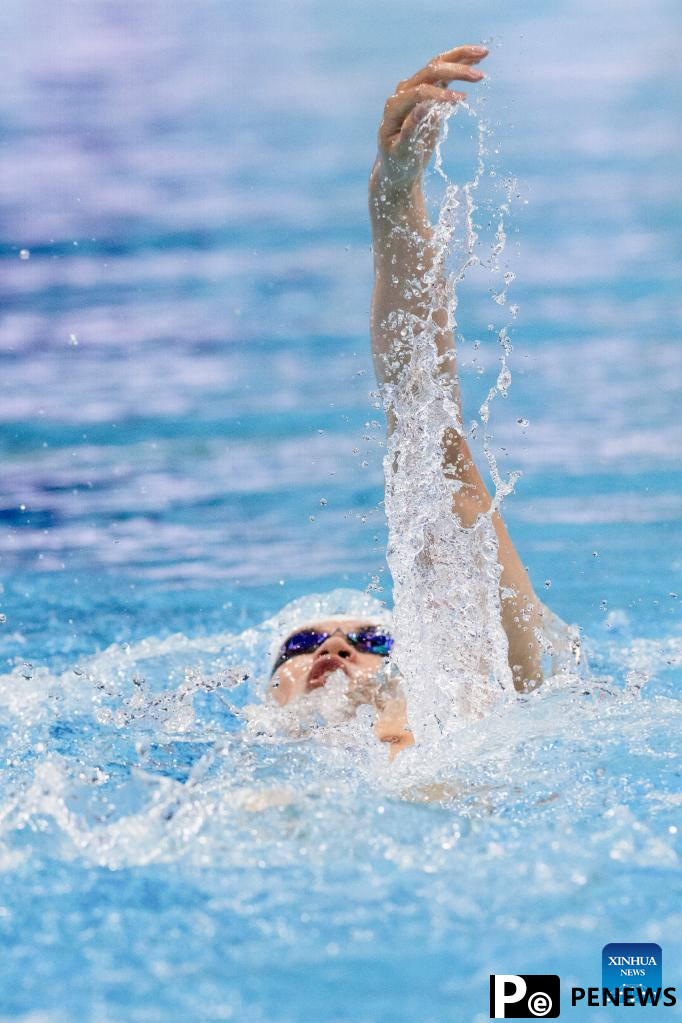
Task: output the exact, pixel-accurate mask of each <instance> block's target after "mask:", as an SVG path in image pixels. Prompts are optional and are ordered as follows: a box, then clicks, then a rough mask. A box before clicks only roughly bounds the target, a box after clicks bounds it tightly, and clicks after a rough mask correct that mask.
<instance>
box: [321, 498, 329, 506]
mask: <svg viewBox="0 0 682 1023" xmlns="http://www.w3.org/2000/svg"><path fill="white" fill-rule="evenodd" d="M326 503H327V498H326V497H321V498H320V507H321V508H324V506H325V505H326Z"/></svg>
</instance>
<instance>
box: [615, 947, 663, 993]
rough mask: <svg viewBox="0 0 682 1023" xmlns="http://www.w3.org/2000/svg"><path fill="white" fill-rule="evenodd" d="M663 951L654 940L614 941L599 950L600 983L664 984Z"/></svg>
mask: <svg viewBox="0 0 682 1023" xmlns="http://www.w3.org/2000/svg"><path fill="white" fill-rule="evenodd" d="M662 960H663V953H662V951H661V946H660V945H656V944H655V943H653V942H641V941H640V942H634V941H622V942H619V941H614V942H612V943H611V944H610V945H604V948H603V950H602V954H601V981H602V987H607V988H608V989H609V990H610V991H615V989H616V988H621V989H622V988H624V987H642V988H647V987H650V988H653V989H654V990H655V989H656V988H659V987H661V988H662V987H663V968H662Z"/></svg>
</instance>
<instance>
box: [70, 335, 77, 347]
mask: <svg viewBox="0 0 682 1023" xmlns="http://www.w3.org/2000/svg"><path fill="white" fill-rule="evenodd" d="M69 344H70V345H73V346H74V348H75V347H76V345H77V344H78V338H77V337H76V335H75V334H69Z"/></svg>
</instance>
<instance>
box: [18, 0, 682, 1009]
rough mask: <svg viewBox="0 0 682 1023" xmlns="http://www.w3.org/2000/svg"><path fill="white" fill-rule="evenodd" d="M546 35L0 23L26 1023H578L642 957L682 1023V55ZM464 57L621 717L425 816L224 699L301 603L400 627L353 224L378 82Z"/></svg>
mask: <svg viewBox="0 0 682 1023" xmlns="http://www.w3.org/2000/svg"><path fill="white" fill-rule="evenodd" d="M522 6H523V9H519V5H509V4H507V5H503V4H502V3H500V2H498V0H490V2H489V3H487V4H486V5H484V6H481V4H480V3H474V2H473V0H466V2H464V3H461V4H459V5H457V8H456V9H455V8H453V7H452V5H451V4H447V3H445V2H443V0H429V2H428V4H427V5H426V7H424V6H423V5H422V6H421V7H419V8H417V7H415V5H413V4H407V3H405V2H404V0H393V2H390V3H389V2H388V0H377V2H375V3H373V4H361V3H356V2H355V0H351V2H349V3H346V4H345V5H344V6H343V9H340V8H337V7H334V6H333V5H329V4H325V3H323V2H322V0H301V2H296V3H295V4H293V3H292V4H286V5H285V4H274V3H266V2H260V0H256V2H254V3H252V4H249V5H243V4H241V5H240V4H236V3H233V2H231V0H223V2H220V3H219V2H217V0H206V2H204V3H202V4H201V5H196V4H192V3H189V2H188V0H176V2H175V3H173V4H172V5H171V4H166V3H160V2H155V0H148V2H147V3H144V4H141V5H140V4H133V3H131V2H129V0H119V2H118V3H116V4H114V3H110V2H108V0H87V2H86V0H67V2H65V3H63V4H61V5H54V4H49V3H47V2H45V0H29V2H20V0H7V2H6V3H5V4H4V6H3V15H2V25H3V39H4V42H5V43H6V47H5V51H6V52H5V58H4V61H3V75H2V89H1V90H0V133H1V134H2V136H3V139H4V142H5V145H4V156H3V162H2V166H1V168H0V180H1V183H2V187H1V189H0V216H1V218H2V227H3V230H2V243H1V245H0V256H1V257H2V275H1V278H0V296H1V303H2V313H3V316H2V322H1V324H0V353H1V359H2V371H1V375H0V396H1V397H0V417H1V420H2V421H1V429H0V472H1V477H2V481H3V484H2V487H1V488H0V579H1V582H2V591H1V592H0V613H2V615H3V616H5V619H6V620H4V621H3V622H2V624H0V656H1V657H2V666H1V671H2V676H1V677H0V706H1V708H2V717H1V719H0V720H1V725H2V727H1V730H0V737H1V739H2V743H3V753H2V756H3V776H4V777H3V781H2V787H1V792H2V797H1V799H2V806H1V807H0V867H2V873H1V874H0V942H1V943H2V971H0V972H1V975H2V981H0V1019H2V1020H5V1019H7V1020H23V1021H24V1023H29V1021H30V1023H77V1021H81V1020H82V1021H97V1023H105V1021H106V1023H138V1021H139V1023H149V1021H157V1020H158V1021H164V1023H167V1021H170V1020H173V1021H175V1020H178V1021H185V1020H195V1021H204V1020H206V1021H213V1020H235V1021H238V1023H261V1021H263V1023H266V1021H267V1023H307V1021H311V1023H313V1021H314V1023H346V1021H348V1023H351V1021H353V1023H380V1021H381V1023H383V1021H384V1020H385V1021H388V1020H391V1021H392V1023H393V1021H396V1023H399V1021H403V1020H404V1021H408V1020H409V1021H414V1020H418V1021H419V1023H431V1021H434V1023H435V1021H438V1023H442V1021H444V1020H453V1021H460V1020H466V1021H469V1020H472V1021H474V1020H475V1021H480V1020H485V1019H487V1018H488V1003H487V990H488V976H489V974H490V973H494V972H500V973H514V972H518V973H558V974H559V975H560V976H561V977H562V983H563V989H562V990H563V998H564V1009H563V1010H562V1011H564V1012H567V1013H570V1014H572V1016H573V1018H575V1019H576V1020H582V1019H590V1018H591V1012H592V1011H591V1010H588V1009H571V1008H570V1005H569V1007H568V1008H567V1009H566V1008H565V1005H566V999H567V998H568V992H569V989H570V986H571V985H572V984H575V985H581V986H583V987H586V986H588V985H589V984H591V985H595V986H597V985H599V984H600V963H601V949H602V946H603V945H605V944H606V943H607V942H613V941H626V940H634V941H655V942H658V943H659V944H660V945H661V946H662V948H663V955H664V960H663V977H664V983H665V984H666V985H673V986H674V985H675V983H676V982H679V985H680V986H679V994H680V1002H681V1004H682V974H680V955H681V953H682V942H681V941H680V934H681V933H682V899H681V890H682V881H681V875H680V866H679V856H680V838H679V828H680V827H682V822H680V816H681V814H680V807H681V806H682V784H681V781H680V779H681V777H682V774H681V772H682V765H681V762H680V753H679V734H680V723H681V717H682V708H681V707H680V700H679V697H680V685H681V684H682V672H681V668H682V629H681V625H680V604H681V602H682V555H681V553H680V552H681V550H682V544H681V542H680V540H681V538H682V529H681V526H680V521H681V514H680V513H681V510H682V496H681V495H682V472H681V468H680V459H679V452H680V443H681V441H682V436H681V434H682V428H681V421H680V415H679V396H680V385H681V384H682V356H681V355H680V351H681V350H680V346H679V333H680V319H681V317H680V304H679V284H678V282H679V257H680V240H681V233H680V210H679V161H680V155H681V153H680V134H679V118H680V79H679V60H678V54H677V49H678V47H677V44H676V37H679V30H680V16H679V9H678V5H677V4H676V3H675V2H674V0H651V2H649V3H647V4H646V5H642V4H640V3H636V2H634V0H618V2H615V0H603V2H601V3H600V4H599V5H598V6H597V9H596V10H590V11H588V10H587V8H586V7H585V8H582V7H577V6H576V5H575V4H572V3H569V2H568V0H549V2H548V0H545V2H543V3H542V4H540V3H535V2H529V3H525V4H524V5H522ZM480 39H486V40H490V43H489V45H490V48H491V56H490V58H489V61H488V66H487V71H488V72H489V75H490V80H489V82H488V84H487V85H486V86H485V87H484V88H483V89H482V90H479V92H481V93H482V96H483V101H482V106H481V111H482V113H483V115H484V116H485V118H486V119H487V120H488V122H489V124H490V126H491V128H492V136H491V139H492V144H493V148H494V149H497V150H498V152H492V153H491V154H490V161H489V170H494V171H495V174H496V175H497V176H498V179H499V180H502V179H504V178H508V177H515V178H516V179H517V187H516V188H515V189H514V201H513V203H512V211H511V214H510V218H509V222H508V225H507V226H508V232H509V241H508V249H507V256H508V259H509V266H510V268H511V269H512V270H513V272H514V273H515V274H516V280H515V281H514V282H513V285H512V286H511V288H510V294H509V303H514V304H518V307H519V308H518V315H517V317H516V319H515V320H514V321H513V329H512V330H511V333H512V338H513V342H514V355H513V359H512V371H513V384H512V388H511V391H510V394H509V398H508V399H507V400H504V401H503V400H499V401H497V403H496V406H495V409H494V415H493V432H494V435H495V442H496V446H497V450H498V453H499V454H500V457H501V459H502V464H503V467H504V468H505V469H507V470H508V469H521V470H522V471H523V477H522V479H521V481H520V483H519V484H518V486H517V489H516V493H515V495H514V496H513V497H512V498H511V499H510V500H509V501H508V502H507V505H506V517H507V520H508V522H509V524H510V528H511V530H512V532H513V536H514V538H515V540H516V542H517V545H518V547H519V548H520V550H521V552H522V555H523V557H524V560H525V561H526V563H527V564H528V565H529V567H530V570H531V575H532V577H533V579H534V580H535V582H536V586H537V587H538V589H539V590H541V591H542V593H543V596H544V597H545V598H546V599H547V602H548V603H549V604H550V605H551V606H552V607H553V609H554V610H555V611H556V612H557V613H558V614H560V615H561V617H562V618H564V619H565V620H567V621H575V622H579V623H580V624H581V626H582V627H583V629H584V632H585V634H586V636H587V637H588V641H589V646H590V657H591V663H592V665H593V670H594V672H595V673H596V674H597V675H598V676H599V677H600V678H602V679H605V680H607V689H606V690H605V691H604V692H603V693H602V695H601V696H600V697H596V696H589V697H581V696H579V695H578V694H576V693H573V692H570V693H568V692H562V691H561V690H559V691H557V690H552V689H549V690H547V691H546V692H545V693H541V694H538V695H537V697H536V698H535V699H533V700H530V701H528V702H527V703H523V702H519V703H518V705H517V706H515V707H513V708H502V709H500V711H499V712H496V713H494V714H492V716H491V718H490V719H488V720H487V721H486V722H483V723H479V724H477V725H475V726H473V725H472V726H471V727H470V728H468V729H466V730H465V731H464V732H463V734H462V742H461V745H460V746H459V747H458V748H457V749H456V750H453V754H452V763H451V764H449V765H441V766H440V769H439V770H440V774H439V776H438V777H439V780H441V781H443V780H445V781H446V782H447V784H448V788H447V792H446V793H445V795H443V798H442V799H441V801H440V802H436V803H433V802H430V803H427V802H420V801H419V800H420V799H421V798H422V795H423V793H422V795H420V794H419V793H416V792H415V785H416V782H415V784H414V785H412V788H411V786H410V779H409V778H408V777H405V776H404V772H403V775H396V774H394V775H391V773H390V772H389V771H388V770H387V769H386V767H385V764H383V762H380V761H379V759H378V758H379V755H380V754H382V753H383V752H384V751H383V750H378V751H377V750H375V749H373V748H372V746H371V745H370V744H369V743H367V744H366V745H362V743H361V744H360V749H359V751H358V750H354V749H353V748H352V747H350V746H349V745H348V744H344V743H343V742H337V743H336V744H335V743H334V742H326V743H325V742H323V743H309V742H294V741H278V742H275V741H269V740H268V739H267V737H266V736H263V735H259V734H258V730H257V729H251V731H249V730H248V729H247V730H246V732H245V731H244V729H243V726H242V724H241V723H240V719H239V717H238V716H235V714H234V713H233V712H232V711H231V710H230V709H229V707H228V706H227V705H226V703H225V702H224V696H225V690H226V689H227V683H226V681H225V680H226V678H227V676H226V675H225V674H224V673H225V671H226V670H227V669H230V668H233V667H240V666H244V665H246V668H247V669H248V670H249V672H250V673H251V675H252V677H254V676H257V675H258V672H259V670H261V669H262V665H263V663H264V657H265V648H266V645H267V639H268V632H267V629H266V628H262V627H261V623H262V622H263V620H264V619H265V618H267V617H268V616H269V615H271V614H272V613H274V612H275V611H277V609H278V608H280V607H281V606H282V605H283V604H284V603H286V602H287V601H289V600H291V599H293V598H296V597H299V596H301V595H303V594H306V593H310V592H321V593H324V592H327V591H330V590H332V589H334V588H336V587H339V586H342V587H348V588H352V589H355V590H366V589H368V588H369V592H370V593H371V594H373V595H374V596H375V597H378V598H381V599H384V600H387V601H388V602H389V603H390V578H389V577H388V575H387V571H386V567H385V561H384V549H385V542H386V532H385V523H384V519H383V512H382V508H381V504H380V502H381V499H382V466H381V459H382V448H381V446H380V441H381V437H382V427H383V421H382V416H381V412H380V411H378V410H377V409H376V408H375V407H373V406H374V404H376V402H374V401H373V399H371V398H370V397H369V394H370V392H371V391H372V389H373V386H374V385H373V378H372V371H371V362H370V358H369V350H368V338H367V321H368V310H369V293H370V281H371V254H370V251H369V241H370V239H369V229H368V223H367V216H366V202H365V189H366V178H367V173H368V169H369V167H370V165H371V161H372V159H373V149H374V138H375V131H376V126H377V123H378V117H379V114H380V111H381V108H382V104H383V102H384V99H385V97H386V95H387V94H388V91H389V90H390V89H391V88H392V86H393V85H394V83H395V82H396V81H397V79H399V78H402V77H404V76H405V74H407V73H408V72H410V71H412V70H415V69H416V68H417V67H418V66H420V65H421V64H422V63H423V62H424V61H425V59H426V58H428V57H429V56H430V55H431V54H432V53H434V52H436V51H438V50H440V49H445V48H447V47H449V46H451V45H454V44H456V43H457V42H460V41H467V42H476V41H478V40H480ZM461 124H462V144H461V147H458V145H457V144H456V143H455V142H454V140H455V138H456V136H457V129H458V128H459V126H460V125H459V123H458V122H457V120H455V121H454V122H452V125H451V137H450V141H449V143H448V150H447V168H448V173H449V174H450V175H451V177H453V178H454V179H455V180H457V179H458V178H459V179H461V180H465V179H466V178H467V177H471V173H472V161H473V156H474V150H473V148H472V146H471V144H470V142H471V140H470V138H469V135H468V134H467V131H466V130H465V127H466V126H465V125H464V122H463V121H462V122H461ZM489 184H490V185H491V187H493V185H494V180H493V179H492V178H490V179H489ZM491 210H492V207H490V208H489V209H488V210H486V209H483V210H482V213H481V216H482V219H483V220H485V216H487V215H492V214H491ZM493 212H494V211H493ZM22 250H24V251H22ZM490 290H491V282H490V280H487V279H486V277H485V274H478V275H474V276H473V277H472V279H471V280H470V281H468V282H467V283H466V285H465V287H464V288H463V289H462V292H461V301H460V307H459V320H460V330H461V331H462V333H463V335H464V338H463V340H462V342H461V345H460V361H461V365H462V372H463V391H464V403H465V415H468V416H473V415H474V414H475V412H476V410H477V408H478V405H479V404H480V401H481V400H482V398H483V397H484V395H485V393H486V390H487V387H488V386H489V385H490V380H491V374H492V375H493V376H494V373H495V368H496V360H497V351H496V345H495V330H496V329H497V328H498V327H499V326H500V324H501V323H503V322H506V320H505V319H504V317H507V319H508V317H509V314H508V311H507V307H505V308H504V309H502V308H501V307H499V306H497V305H496V304H495V303H494V302H493V301H492V300H491V295H490ZM489 325H492V326H493V327H494V328H495V330H490V329H489ZM477 339H480V340H481V346H480V348H479V349H476V348H475V347H474V341H475V340H477ZM474 360H477V361H476V362H475V361H474ZM479 367H481V368H482V369H483V373H481V374H479V373H478V368H479ZM519 420H523V421H525V420H527V421H528V425H527V426H525V425H521V424H519V422H518V421H519ZM321 501H326V504H321ZM547 584H548V585H547ZM678 595H679V596H678ZM245 630H246V631H245ZM249 630H251V631H249ZM187 668H190V669H192V671H193V672H195V674H194V675H190V677H189V681H187V679H186V676H185V670H186V669H187ZM221 672H222V673H223V674H222V675H221ZM133 678H135V679H136V681H133ZM142 679H144V682H142V681H141V680H142ZM197 679H198V680H199V681H197ZM216 679H217V680H218V682H220V681H221V680H222V682H223V683H225V685H223V686H222V688H221V689H218V690H216V688H215V687H214V685H213V683H212V682H211V680H214V681H215V680H216ZM227 681H228V682H229V679H228V680H227ZM643 682H646V685H644V688H643V689H642V695H641V698H637V696H636V692H637V690H638V687H639V686H640V684H641V683H643ZM183 685H184V686H185V687H186V690H185V691H187V692H188V693H189V695H188V696H183V695H182V693H183V690H182V687H183ZM164 694H165V695H164ZM221 697H222V698H221ZM228 698H229V700H230V701H233V702H234V703H236V704H238V705H239V706H240V707H242V706H243V705H244V704H245V703H248V701H249V700H251V699H253V691H252V690H250V689H249V684H248V683H247V684H246V685H244V686H237V687H236V689H234V690H230V691H229V692H228ZM164 701H165V702H164ZM192 708H193V709H192ZM601 1011H602V1012H603V1013H607V1014H608V1012H609V1010H601ZM615 1011H616V1010H615V1009H614V1010H612V1012H615ZM636 1012H637V1010H635V1013H636ZM676 1014H678V1015H679V1014H680V1010H679V1006H678V1007H676V1008H675V1009H673V1010H672V1011H671V1013H670V1015H671V1016H672V1017H674V1016H675V1015H676Z"/></svg>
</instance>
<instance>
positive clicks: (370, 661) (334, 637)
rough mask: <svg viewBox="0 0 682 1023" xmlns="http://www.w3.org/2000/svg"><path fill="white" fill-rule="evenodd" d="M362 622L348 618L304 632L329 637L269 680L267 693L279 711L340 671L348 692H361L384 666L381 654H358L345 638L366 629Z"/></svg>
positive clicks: (316, 625)
mask: <svg viewBox="0 0 682 1023" xmlns="http://www.w3.org/2000/svg"><path fill="white" fill-rule="evenodd" d="M367 624H368V623H367V622H366V621H364V620H363V619H362V618H347V619H344V620H343V621H339V620H338V619H336V620H335V621H332V622H328V621H324V620H322V621H320V622H315V623H314V624H313V625H310V626H308V625H306V628H311V629H315V630H316V631H319V632H329V633H331V635H330V636H329V637H328V638H327V639H326V640H325V641H324V643H321V644H320V646H319V647H318V648H317V649H316V650H315V651H313V653H310V654H297V655H296V656H295V657H290V658H289V659H288V660H287V661H285V662H284V664H282V665H280V667H279V668H278V669H277V671H276V672H275V673H274V675H273V676H272V681H271V684H270V692H271V693H272V696H273V697H274V698H275V700H276V701H277V703H279V705H280V706H281V707H284V706H286V704H287V703H289V701H290V700H295V699H298V698H300V697H301V696H306V695H307V694H308V693H312V692H314V691H315V690H316V689H320V688H321V687H322V686H324V685H325V683H326V681H327V679H328V678H329V676H330V675H331V674H332V673H333V672H335V671H342V672H343V673H344V674H345V675H346V676H347V678H348V680H349V688H350V689H351V691H352V690H357V691H359V690H361V689H362V687H363V686H365V685H366V684H367V683H368V682H369V681H370V680H371V679H372V678H374V676H375V675H376V674H377V672H378V671H379V670H380V669H381V667H382V666H383V664H384V663H385V660H386V658H385V657H384V656H382V655H381V654H369V653H364V652H363V651H362V650H357V649H356V648H355V647H354V646H353V644H352V643H350V642H349V641H348V639H347V637H346V635H345V633H346V632H353V631H355V630H356V629H358V630H359V629H361V628H362V627H363V626H364V627H367Z"/></svg>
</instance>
